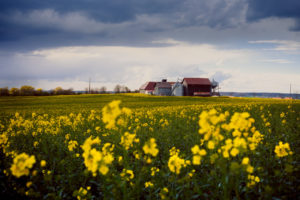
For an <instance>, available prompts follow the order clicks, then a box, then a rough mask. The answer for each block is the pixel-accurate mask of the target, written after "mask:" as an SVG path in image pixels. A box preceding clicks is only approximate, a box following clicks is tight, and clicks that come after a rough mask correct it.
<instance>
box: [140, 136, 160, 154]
mask: <svg viewBox="0 0 300 200" xmlns="http://www.w3.org/2000/svg"><path fill="white" fill-rule="evenodd" d="M143 151H144V153H145V154H150V155H152V156H154V157H155V156H156V155H157V154H158V152H159V150H158V149H157V144H156V141H155V139H154V138H151V139H150V140H149V141H147V142H146V143H145V145H144V146H143Z"/></svg>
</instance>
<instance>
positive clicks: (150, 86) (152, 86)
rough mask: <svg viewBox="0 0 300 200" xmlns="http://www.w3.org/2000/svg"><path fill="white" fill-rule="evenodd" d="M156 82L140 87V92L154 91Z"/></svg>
mask: <svg viewBox="0 0 300 200" xmlns="http://www.w3.org/2000/svg"><path fill="white" fill-rule="evenodd" d="M155 85H156V82H147V83H145V84H144V85H142V86H141V87H140V90H154V88H155Z"/></svg>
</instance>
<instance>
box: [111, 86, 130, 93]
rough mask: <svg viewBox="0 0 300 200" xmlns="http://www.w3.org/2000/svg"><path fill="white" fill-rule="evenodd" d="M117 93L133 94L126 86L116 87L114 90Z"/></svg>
mask: <svg viewBox="0 0 300 200" xmlns="http://www.w3.org/2000/svg"><path fill="white" fill-rule="evenodd" d="M114 92H115V93H128V92H131V91H130V89H129V88H128V87H127V86H125V85H119V84H118V85H116V86H115V88H114Z"/></svg>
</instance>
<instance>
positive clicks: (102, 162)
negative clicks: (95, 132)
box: [81, 136, 114, 176]
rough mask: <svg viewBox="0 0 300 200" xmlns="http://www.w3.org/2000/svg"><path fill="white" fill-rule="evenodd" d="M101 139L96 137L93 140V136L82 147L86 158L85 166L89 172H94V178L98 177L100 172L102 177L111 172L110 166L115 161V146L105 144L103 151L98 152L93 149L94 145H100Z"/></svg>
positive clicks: (83, 155)
mask: <svg viewBox="0 0 300 200" xmlns="http://www.w3.org/2000/svg"><path fill="white" fill-rule="evenodd" d="M100 142H101V141H100V139H99V138H98V137H96V138H95V139H92V136H90V137H89V138H87V139H86V140H85V142H84V144H83V145H82V147H81V148H82V150H83V154H82V157H83V158H84V164H85V166H86V167H87V169H88V170H89V171H91V172H92V174H93V176H96V175H97V171H99V172H100V173H101V174H102V175H106V174H107V173H108V171H109V168H108V165H110V164H111V163H112V162H113V160H114V156H113V153H112V151H113V146H111V144H110V143H106V144H104V146H103V148H102V151H98V150H97V149H96V148H92V145H94V144H100Z"/></svg>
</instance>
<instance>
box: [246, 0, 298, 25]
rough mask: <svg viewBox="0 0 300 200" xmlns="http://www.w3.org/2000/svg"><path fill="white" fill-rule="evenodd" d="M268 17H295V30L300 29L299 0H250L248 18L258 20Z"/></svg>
mask: <svg viewBox="0 0 300 200" xmlns="http://www.w3.org/2000/svg"><path fill="white" fill-rule="evenodd" d="M268 17H278V18H292V19H295V26H294V27H291V30H293V31H300V1H299V0H263V1H262V0H249V3H248V12H247V20H248V21H256V20H260V19H264V18H268Z"/></svg>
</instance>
